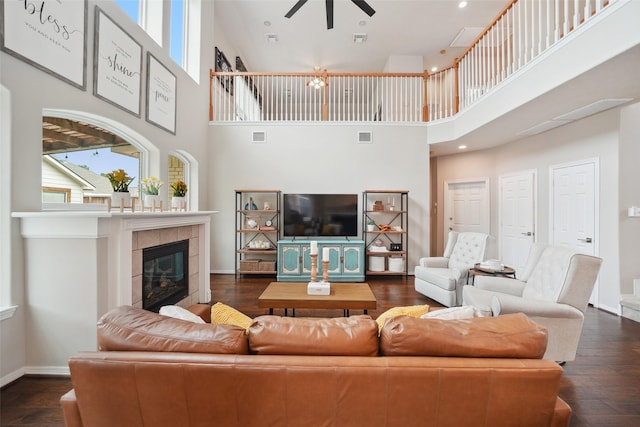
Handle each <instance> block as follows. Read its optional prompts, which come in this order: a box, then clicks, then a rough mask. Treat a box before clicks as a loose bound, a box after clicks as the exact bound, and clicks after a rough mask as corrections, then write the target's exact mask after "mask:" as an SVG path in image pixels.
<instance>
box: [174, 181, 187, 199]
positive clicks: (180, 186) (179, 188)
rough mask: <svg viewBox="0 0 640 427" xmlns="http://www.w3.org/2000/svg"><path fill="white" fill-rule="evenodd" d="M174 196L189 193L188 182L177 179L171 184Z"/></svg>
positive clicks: (182, 195)
mask: <svg viewBox="0 0 640 427" xmlns="http://www.w3.org/2000/svg"><path fill="white" fill-rule="evenodd" d="M171 188H172V189H173V197H184V196H185V195H186V194H187V184H185V183H184V181H176V182H174V183H173V184H171Z"/></svg>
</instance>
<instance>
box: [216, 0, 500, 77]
mask: <svg viewBox="0 0 640 427" xmlns="http://www.w3.org/2000/svg"><path fill="white" fill-rule="evenodd" d="M296 3H297V0H216V3H215V15H216V23H217V24H218V25H220V26H221V28H222V31H223V33H224V34H225V36H226V38H227V39H228V40H231V41H232V44H233V46H234V48H235V49H236V50H237V52H238V54H239V56H240V57H241V58H242V60H243V62H244V63H245V65H246V66H247V69H248V70H249V71H255V72H306V71H309V72H311V71H313V70H314V67H316V66H319V67H321V68H326V69H327V70H328V71H330V72H367V73H376V72H382V71H384V66H385V64H386V62H387V59H388V58H389V57H390V56H394V55H409V56H421V57H422V58H423V63H424V68H425V69H429V70H430V69H431V67H434V66H436V67H438V68H439V69H443V68H446V67H449V66H451V65H452V64H453V63H454V60H455V59H456V58H457V57H459V56H461V55H462V54H463V53H464V51H465V49H466V46H468V45H469V43H470V42H471V41H473V39H475V37H476V35H477V33H478V32H479V31H480V30H481V29H483V28H485V27H486V26H487V25H488V24H489V23H490V22H491V21H492V20H493V19H494V18H495V17H496V16H497V15H498V13H499V12H500V11H501V10H502V9H503V7H504V6H505V4H506V3H507V1H506V0H468V5H467V7H465V8H463V9H460V8H459V7H458V3H459V0H367V3H368V4H369V5H370V6H371V7H372V8H373V9H374V10H375V11H376V13H375V14H374V15H373V16H372V17H369V16H368V15H367V14H366V13H364V12H363V11H362V10H361V9H360V8H358V7H357V6H356V5H355V4H354V3H353V2H352V1H350V0H334V28H333V29H331V30H327V21H326V12H325V0H309V1H308V2H307V3H305V4H304V5H303V6H302V7H301V8H300V9H299V10H298V11H297V12H296V13H295V14H294V15H293V16H292V17H291V18H285V14H286V13H287V12H288V11H289V10H290V9H291V8H292V7H293V6H294V5H295V4H296ZM266 21H268V23H269V24H270V25H268V26H267V25H265V22H266ZM465 29H466V31H464V30H465ZM462 31H464V34H462V35H461V37H462V39H461V38H458V40H456V38H457V37H458V35H459V34H460V33H461V32H462ZM361 33H365V34H366V35H367V41H366V42H364V43H354V41H353V38H354V34H361ZM266 34H276V35H277V38H278V42H277V43H269V42H268V41H267V37H266V36H265V35H266ZM454 40H455V41H457V43H456V44H458V45H462V46H464V47H450V45H451V43H452V42H454ZM223 50H224V49H223ZM442 50H445V51H446V52H445V53H440V51H442ZM227 56H228V55H227ZM228 59H229V60H230V62H231V63H232V66H233V68H234V69H235V58H231V57H229V58H228ZM406 71H410V72H421V71H422V70H406Z"/></svg>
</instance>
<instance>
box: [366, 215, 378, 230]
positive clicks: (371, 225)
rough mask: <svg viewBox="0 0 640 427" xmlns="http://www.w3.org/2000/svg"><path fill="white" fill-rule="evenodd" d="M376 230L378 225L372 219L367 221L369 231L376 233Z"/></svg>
mask: <svg viewBox="0 0 640 427" xmlns="http://www.w3.org/2000/svg"><path fill="white" fill-rule="evenodd" d="M375 229H376V223H375V221H374V220H372V219H371V218H368V219H367V231H374V230H375Z"/></svg>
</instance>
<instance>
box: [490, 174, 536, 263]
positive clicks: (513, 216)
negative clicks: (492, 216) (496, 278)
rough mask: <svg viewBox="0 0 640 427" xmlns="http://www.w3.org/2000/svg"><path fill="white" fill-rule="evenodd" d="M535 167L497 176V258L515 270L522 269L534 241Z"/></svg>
mask: <svg viewBox="0 0 640 427" xmlns="http://www.w3.org/2000/svg"><path fill="white" fill-rule="evenodd" d="M535 181H536V171H533V170H532V171H524V172H520V173H516V174H509V175H502V176H500V178H499V192H500V197H499V207H498V216H499V222H500V225H499V227H500V241H499V253H500V260H501V261H502V262H503V263H504V264H505V265H508V266H510V267H513V268H514V269H515V270H516V276H517V275H518V273H519V272H522V271H523V270H524V265H525V264H526V262H527V258H528V256H529V251H530V250H531V245H532V244H533V242H534V241H535V230H536V224H535V205H536V194H535Z"/></svg>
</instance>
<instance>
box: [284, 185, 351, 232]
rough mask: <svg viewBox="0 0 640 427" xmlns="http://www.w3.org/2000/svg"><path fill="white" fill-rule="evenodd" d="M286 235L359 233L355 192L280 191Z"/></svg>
mask: <svg viewBox="0 0 640 427" xmlns="http://www.w3.org/2000/svg"><path fill="white" fill-rule="evenodd" d="M282 206H283V210H282V212H283V226H284V230H283V231H284V236H285V237H321V236H336V237H338V236H343V237H353V236H357V235H358V195H357V194H287V193H285V194H284V195H283V203H282Z"/></svg>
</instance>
